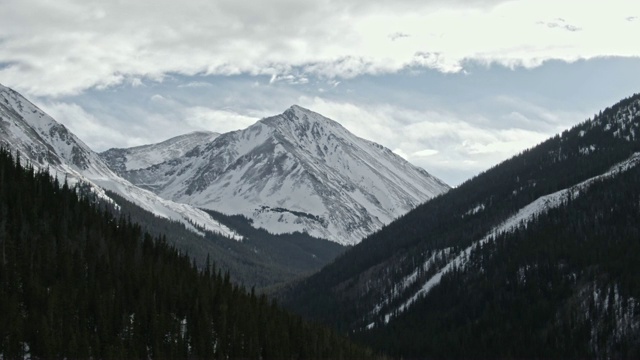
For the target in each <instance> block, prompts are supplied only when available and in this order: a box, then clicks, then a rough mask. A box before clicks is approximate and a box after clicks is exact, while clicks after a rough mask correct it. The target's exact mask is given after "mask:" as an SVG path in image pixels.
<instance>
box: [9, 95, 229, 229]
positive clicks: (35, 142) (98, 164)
mask: <svg viewBox="0 0 640 360" xmlns="http://www.w3.org/2000/svg"><path fill="white" fill-rule="evenodd" d="M0 145H1V146H4V147H6V148H8V149H10V150H11V151H12V152H15V151H18V152H19V153H20V154H21V156H22V158H23V160H25V159H26V160H28V161H29V162H30V163H31V165H33V166H34V167H36V168H40V169H48V170H49V172H50V173H51V174H52V175H54V176H57V177H58V178H59V179H61V180H63V179H66V180H67V181H68V182H69V183H71V184H75V183H77V182H84V183H87V184H89V185H90V186H91V187H92V189H93V190H94V191H95V192H96V193H97V194H98V195H99V196H101V197H103V198H107V196H106V194H105V192H104V190H103V189H107V190H111V191H114V192H116V193H118V194H120V195H121V196H123V197H125V198H126V199H127V200H130V201H132V202H134V203H136V204H138V205H139V206H140V207H142V208H143V209H145V210H147V211H150V212H152V213H154V214H156V215H158V216H161V217H164V218H169V219H173V220H176V221H180V222H183V223H184V224H185V225H187V226H188V227H189V228H191V229H193V230H194V231H196V229H195V228H194V227H193V226H192V225H191V223H194V224H197V225H198V226H201V227H204V228H205V229H207V230H210V231H214V232H218V233H221V234H224V235H227V236H231V237H234V236H235V237H237V236H236V235H235V234H234V232H233V231H232V230H230V229H229V228H227V227H226V226H223V225H221V224H220V223H218V222H217V221H215V220H213V219H212V218H211V217H210V216H209V215H208V214H206V213H205V212H203V211H201V210H199V209H196V208H194V207H192V206H189V205H185V204H178V203H175V202H173V201H170V200H165V199H162V198H160V197H158V196H157V195H155V194H153V193H152V192H149V191H147V190H143V189H140V188H138V187H136V186H134V185H132V184H131V183H130V182H129V181H127V180H125V179H123V178H121V177H120V176H118V175H117V174H116V173H114V172H113V171H112V170H111V169H110V168H109V166H107V164H105V163H104V161H103V160H102V159H101V158H100V156H98V154H96V153H94V152H93V151H92V150H91V149H90V148H89V147H88V146H87V145H86V144H84V143H83V142H82V141H81V140H80V139H78V138H77V137H76V136H75V135H73V134H72V133H71V132H70V131H69V130H67V128H66V127H64V125H62V124H60V123H58V122H56V121H55V120H54V119H53V118H51V117H50V116H49V115H47V114H45V113H44V112H43V111H42V110H40V109H39V108H38V107H36V106H35V105H33V104H32V103H31V102H29V101H28V100H26V99H25V98H24V97H22V96H21V95H20V94H18V93H17V92H15V91H13V90H11V89H9V88H6V87H4V86H2V85H0Z"/></svg>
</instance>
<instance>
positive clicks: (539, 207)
mask: <svg viewBox="0 0 640 360" xmlns="http://www.w3.org/2000/svg"><path fill="white" fill-rule="evenodd" d="M638 164H640V153H634V154H633V155H632V156H631V157H629V158H628V159H627V160H625V161H623V162H620V163H618V164H616V165H614V166H613V167H611V168H610V169H609V170H608V171H607V172H605V173H603V174H601V175H598V176H595V177H592V178H590V179H587V180H585V181H582V182H581V183H579V184H576V185H574V186H572V187H570V188H567V189H563V190H559V191H556V192H554V193H551V194H548V195H544V196H541V197H539V198H538V199H536V200H535V201H533V202H532V203H530V204H528V205H526V206H525V207H523V208H522V209H520V210H519V211H518V212H517V213H515V214H514V215H512V216H511V217H509V218H507V219H506V220H504V221H503V222H502V223H501V224H500V225H498V226H496V227H495V228H493V229H491V230H490V231H489V233H487V234H486V235H485V236H484V237H483V238H482V239H480V240H478V241H476V242H475V243H473V244H471V245H470V246H468V247H467V248H465V249H464V250H462V251H461V252H460V253H459V254H458V255H457V256H456V257H455V258H453V259H452V260H451V261H449V262H448V263H447V264H446V265H445V266H444V267H443V268H442V269H440V270H439V271H438V272H437V273H436V274H434V275H433V276H431V277H430V278H429V279H428V280H427V281H426V282H425V283H424V285H422V287H421V288H420V289H419V290H418V291H416V293H414V294H413V295H412V296H411V297H410V298H409V299H408V300H406V301H405V302H404V303H402V304H401V305H400V306H398V307H397V308H396V309H395V311H390V312H388V313H387V314H385V316H384V321H385V323H388V322H389V320H391V319H392V318H393V317H394V316H395V315H397V314H399V313H402V312H404V311H405V310H406V309H408V308H409V307H410V306H411V305H412V304H413V303H414V302H416V301H417V300H418V299H419V298H420V297H423V296H426V295H427V294H428V293H429V292H430V291H431V290H432V289H433V288H434V287H435V286H437V285H438V284H439V283H440V281H441V280H442V277H443V276H444V275H445V274H446V273H447V272H449V271H451V270H453V269H454V268H461V267H464V266H466V265H467V262H468V259H469V255H470V254H471V252H472V251H473V250H475V249H477V248H479V247H481V246H483V245H484V244H486V243H488V242H489V241H493V240H495V238H496V237H497V236H498V235H500V234H504V233H508V232H512V231H513V230H515V229H516V228H517V227H518V226H520V225H521V224H525V223H527V222H528V221H530V220H531V219H533V218H534V217H535V216H537V215H539V214H542V213H544V212H547V211H549V210H551V209H554V208H557V207H560V206H561V205H562V204H563V203H565V202H566V201H567V200H568V199H569V198H570V197H571V198H575V197H577V196H580V192H581V191H582V190H585V189H587V188H588V187H589V186H591V185H592V184H593V183H594V182H596V181H599V180H602V179H606V178H610V177H613V176H615V175H617V174H619V173H621V172H624V171H627V170H629V169H631V168H633V167H635V166H637V165H638ZM438 253H439V252H435V253H434V255H433V256H435V255H436V254H438ZM433 256H432V257H431V258H430V259H428V260H427V262H426V263H425V265H424V266H428V265H430V262H432V259H433ZM416 274H417V270H416V271H415V272H414V273H412V274H410V275H408V276H406V277H405V278H404V279H403V280H402V281H401V282H402V283H403V284H404V285H403V287H402V288H406V287H407V286H408V285H406V284H407V283H411V282H412V281H413V280H414V279H415V277H416ZM379 308H380V307H377V309H379ZM374 311H375V309H374ZM373 326H374V325H373V324H369V325H368V328H371V327H373Z"/></svg>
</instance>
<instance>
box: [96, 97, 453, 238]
mask: <svg viewBox="0 0 640 360" xmlns="http://www.w3.org/2000/svg"><path fill="white" fill-rule="evenodd" d="M176 144H178V145H176ZM171 149H174V151H171ZM151 152H152V153H153V154H154V155H153V156H150V153H151ZM100 155H101V157H102V158H103V159H104V160H105V162H106V163H107V164H109V165H110V167H111V168H112V169H113V170H114V171H116V172H118V174H119V175H121V176H122V177H124V178H126V179H127V180H129V181H131V182H132V183H133V184H135V185H137V186H140V187H143V188H145V189H148V190H151V191H153V192H155V193H156V194H158V195H159V196H161V197H163V198H166V199H171V200H173V201H177V202H180V203H186V204H190V205H193V206H196V207H199V208H203V209H210V210H215V211H218V212H221V213H224V214H228V215H233V214H238V215H243V216H245V217H247V218H248V219H250V221H252V223H253V226H254V227H257V228H264V229H265V230H267V231H269V232H270V233H275V234H283V233H293V232H304V233H308V234H310V235H312V236H314V237H318V238H324V239H328V240H332V241H335V242H338V243H341V244H356V243H358V242H359V241H360V240H361V239H362V238H363V237H365V236H367V235H369V234H371V233H373V232H374V231H376V230H378V229H380V228H381V227H382V226H383V225H385V224H388V223H389V222H391V221H392V220H394V219H396V218H397V217H399V216H401V215H403V214H405V213H406V212H407V211H409V210H411V209H413V208H415V207H416V206H418V205H419V204H421V203H423V202H425V201H427V200H429V199H431V198H432V197H434V196H436V195H439V194H442V193H443V192H446V191H447V190H448V189H449V187H448V186H447V185H446V184H444V183H443V182H442V181H440V180H438V179H437V178H435V177H433V176H432V175H430V174H428V173H427V172H426V171H424V170H423V169H421V168H418V167H416V166H413V165H411V164H410V163H408V162H407V161H405V160H404V159H402V158H401V157H399V156H398V155H396V154H394V153H393V152H391V151H390V150H389V149H387V148H385V147H383V146H381V145H378V144H376V143H373V142H371V141H367V140H364V139H361V138H359V137H357V136H355V135H353V134H352V133H350V132H349V131H348V130H346V129H345V128H344V127H342V126H341V125H340V124H338V123H337V122H335V121H333V120H330V119H328V118H326V117H323V116H322V115H319V114H317V113H314V112H312V111H309V110H307V109H304V108H302V107H299V106H295V105H294V106H292V107H291V108H289V109H288V110H286V111H285V112H284V113H283V114H280V115H277V116H273V117H269V118H265V119H262V120H260V121H258V122H257V123H256V124H254V125H252V126H250V127H248V128H247V129H244V130H239V131H234V132H230V133H226V134H222V135H219V136H216V134H203V133H194V134H187V135H184V136H181V137H179V138H175V139H170V140H167V141H165V142H163V143H160V144H155V145H149V146H143V147H137V148H131V149H111V150H108V151H106V152H104V153H102V154H100Z"/></svg>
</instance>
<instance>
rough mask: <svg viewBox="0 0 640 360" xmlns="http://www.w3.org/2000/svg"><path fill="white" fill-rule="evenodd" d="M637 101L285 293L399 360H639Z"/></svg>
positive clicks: (501, 169)
mask: <svg viewBox="0 0 640 360" xmlns="http://www.w3.org/2000/svg"><path fill="white" fill-rule="evenodd" d="M639 136H640V95H634V96H632V97H630V98H627V99H624V100H622V101H621V102H619V103H618V104H616V105H614V106H612V107H610V108H607V109H606V110H604V111H602V112H600V113H599V114H598V115H596V116H595V117H594V118H593V119H590V120H587V121H585V122H583V123H581V124H579V125H577V126H575V127H573V128H572V129H570V130H567V131H565V132H563V133H562V134H561V135H557V136H555V137H553V138H551V139H549V140H547V141H545V142H543V143H542V144H540V145H538V146H536V147H534V148H532V149H530V150H526V151H524V152H522V153H521V154H519V155H517V156H515V157H513V158H511V159H509V160H507V161H505V162H503V163H501V164H499V165H497V166H495V167H493V168H491V169H489V170H488V171H486V172H484V173H482V174H480V175H478V176H476V177H474V178H473V179H471V180H468V181H467V182H465V183H464V184H462V185H461V186H459V187H457V188H455V189H452V190H451V191H449V192H447V193H446V194H443V195H441V196H439V197H436V198H435V199H433V200H431V201H429V202H427V203H425V204H423V205H421V206H419V207H417V208H416V209H414V210H413V211H411V212H409V213H408V214H406V215H405V216H403V217H401V218H400V219H398V220H396V221H394V222H392V223H391V224H389V225H388V226H386V227H384V228H383V229H382V230H380V231H378V232H376V233H375V234H373V235H371V236H369V237H367V238H366V239H364V240H363V241H362V242H361V243H359V244H358V245H356V246H355V247H353V248H352V249H350V250H348V251H347V252H346V253H345V254H343V255H342V256H340V257H339V258H338V259H336V261H334V262H333V263H331V264H330V265H328V266H327V267H325V268H324V269H323V270H321V271H320V272H319V273H317V274H315V275H313V276H311V277H310V278H308V279H306V280H303V281H300V282H299V283H297V284H295V285H293V286H291V287H290V288H288V289H285V290H283V291H282V293H281V296H282V298H283V300H284V301H285V302H286V304H288V306H289V307H290V308H291V309H293V310H295V311H297V312H299V313H301V314H303V315H305V316H306V317H309V318H313V319H316V320H322V321H324V322H326V323H328V324H331V325H333V326H334V327H336V328H338V329H341V330H343V331H345V332H346V331H348V332H349V333H351V334H354V336H355V337H356V338H358V339H361V340H363V341H365V342H366V343H368V344H369V345H371V346H373V347H375V348H377V349H379V350H382V351H385V352H387V353H388V354H390V355H395V356H401V357H405V358H451V357H460V358H470V357H472V358H552V357H561V358H638V357H639V356H640V340H639V339H640V275H639V274H640V222H639V221H638V219H640V186H638V184H640V139H639Z"/></svg>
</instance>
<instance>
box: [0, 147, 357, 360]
mask: <svg viewBox="0 0 640 360" xmlns="http://www.w3.org/2000/svg"><path fill="white" fill-rule="evenodd" d="M368 355H370V354H369V353H368V352H366V351H365V350H363V349H362V348H360V347H357V346H354V345H353V344H351V343H350V342H348V341H347V340H346V339H344V338H341V337H339V336H336V335H334V334H332V333H331V332H330V331H329V330H327V329H325V328H322V327H319V326H314V325H309V324H307V323H305V322H303V321H302V320H301V319H299V318H298V317H296V316H292V315H289V314H287V313H286V312H284V311H283V310H281V309H279V308H278V307H277V306H275V305H274V304H272V303H270V302H269V301H268V300H267V299H266V298H265V297H264V296H256V295H255V294H254V293H251V294H248V293H246V292H245V290H243V289H242V288H240V287H238V286H237V285H233V284H232V283H231V282H230V279H229V275H228V274H225V275H223V274H221V273H220V272H219V271H216V270H215V269H212V268H211V267H209V266H206V268H205V270H202V271H201V270H199V269H198V268H197V267H196V266H195V264H193V263H192V260H191V259H190V258H189V257H187V256H186V255H181V254H179V253H178V252H177V251H176V250H174V249H173V248H172V247H170V246H169V245H168V244H167V241H166V239H164V238H152V236H151V235H149V234H148V233H144V232H143V231H142V229H141V227H140V226H138V225H136V224H133V223H131V222H130V221H128V220H127V219H125V218H119V219H118V218H114V216H113V215H112V212H111V211H110V210H107V209H104V208H103V209H100V208H97V207H96V205H95V204H94V203H92V202H90V201H88V200H86V199H84V198H81V197H79V196H78V195H77V191H76V190H75V189H70V188H69V187H68V186H66V185H62V186H61V184H59V183H58V182H57V181H56V180H53V179H51V177H50V176H49V175H48V174H47V173H43V172H34V170H33V169H29V168H27V169H23V168H22V167H21V166H20V165H19V159H15V160H14V159H12V158H11V156H10V155H9V153H7V152H6V151H4V150H0V358H4V359H13V358H23V357H25V356H26V357H30V358H32V359H38V358H72V359H73V358H118V359H124V358H130V359H133V358H278V359H282V358H354V357H355V358H362V357H366V356H368Z"/></svg>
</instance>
